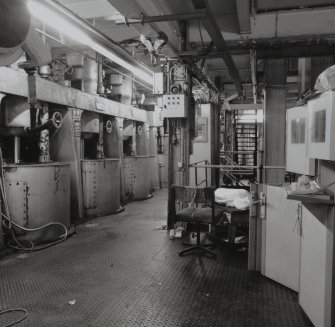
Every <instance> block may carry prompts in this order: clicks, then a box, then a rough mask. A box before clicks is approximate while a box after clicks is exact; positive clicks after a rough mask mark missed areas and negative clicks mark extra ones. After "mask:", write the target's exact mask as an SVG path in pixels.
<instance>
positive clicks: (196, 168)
mask: <svg viewBox="0 0 335 327" xmlns="http://www.w3.org/2000/svg"><path fill="white" fill-rule="evenodd" d="M194 171H195V186H198V167H197V164H195V167H194Z"/></svg>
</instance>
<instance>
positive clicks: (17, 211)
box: [0, 95, 70, 240]
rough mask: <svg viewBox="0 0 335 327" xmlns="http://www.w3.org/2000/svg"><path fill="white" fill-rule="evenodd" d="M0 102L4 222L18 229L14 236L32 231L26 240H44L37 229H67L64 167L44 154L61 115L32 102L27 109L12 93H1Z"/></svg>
mask: <svg viewBox="0 0 335 327" xmlns="http://www.w3.org/2000/svg"><path fill="white" fill-rule="evenodd" d="M1 104H2V106H1V115H0V125H1V128H0V145H1V149H2V151H1V152H2V156H1V167H2V170H1V179H2V185H3V188H2V190H1V191H2V192H1V193H2V200H3V201H4V202H5V209H6V210H5V216H7V220H8V223H9V224H15V226H20V228H19V227H17V228H18V230H17V228H16V230H15V232H18V231H19V232H20V233H24V234H25V233H26V232H27V231H31V229H33V230H34V233H33V234H31V233H27V235H25V238H28V239H30V238H34V239H35V240H36V239H39V240H41V239H43V240H45V238H46V235H45V233H46V230H44V229H43V228H40V227H42V226H45V225H50V224H54V223H55V225H62V226H63V227H64V229H66V228H68V227H70V182H69V175H70V170H69V163H67V162H53V161H51V160H50V151H49V150H50V146H51V143H52V142H50V139H51V138H52V135H53V133H54V131H55V130H57V129H59V128H60V127H61V126H62V115H61V113H59V112H57V111H55V110H49V105H48V104H47V103H37V105H36V107H35V108H33V109H32V108H30V105H29V104H28V103H27V100H26V99H25V98H21V97H17V96H12V95H6V96H5V97H4V98H3V99H2V103H1ZM56 229H58V228H56ZM56 229H55V231H54V232H55V233H56V234H57V233H59V231H56ZM63 231H64V230H63ZM21 236H22V235H21ZM49 236H50V234H49Z"/></svg>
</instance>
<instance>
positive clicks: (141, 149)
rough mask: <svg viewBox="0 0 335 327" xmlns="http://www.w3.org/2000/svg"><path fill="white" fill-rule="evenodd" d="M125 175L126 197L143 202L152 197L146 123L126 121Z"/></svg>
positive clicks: (124, 132)
mask: <svg viewBox="0 0 335 327" xmlns="http://www.w3.org/2000/svg"><path fill="white" fill-rule="evenodd" d="M123 135H124V136H123V137H124V157H123V173H124V185H125V193H126V196H127V197H128V198H130V199H134V200H143V199H146V198H148V197H150V196H151V194H150V192H151V181H150V159H151V158H150V156H149V155H148V144H147V131H146V127H145V125H144V123H141V122H135V121H130V120H125V121H124V131H123Z"/></svg>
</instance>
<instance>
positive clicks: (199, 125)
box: [194, 117, 208, 142]
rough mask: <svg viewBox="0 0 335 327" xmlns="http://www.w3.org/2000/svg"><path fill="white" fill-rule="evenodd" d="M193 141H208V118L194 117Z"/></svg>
mask: <svg viewBox="0 0 335 327" xmlns="http://www.w3.org/2000/svg"><path fill="white" fill-rule="evenodd" d="M194 142H208V119H207V118H202V117H199V118H196V119H195V137H194Z"/></svg>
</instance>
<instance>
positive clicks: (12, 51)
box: [0, 0, 30, 66]
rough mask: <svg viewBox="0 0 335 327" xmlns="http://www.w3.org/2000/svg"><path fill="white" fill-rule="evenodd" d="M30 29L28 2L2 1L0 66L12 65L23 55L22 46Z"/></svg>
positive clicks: (18, 0)
mask: <svg viewBox="0 0 335 327" xmlns="http://www.w3.org/2000/svg"><path fill="white" fill-rule="evenodd" d="M18 17H19V19H18ZM29 27H30V14H29V12H28V9H27V6H26V1H22V0H10V1H8V0H0V45H1V47H0V66H6V65H10V64H12V63H13V62H15V61H16V60H17V59H18V58H19V57H20V56H21V55H22V54H23V51H22V50H21V46H22V44H23V42H24V40H25V39H26V36H27V34H28V31H29Z"/></svg>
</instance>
